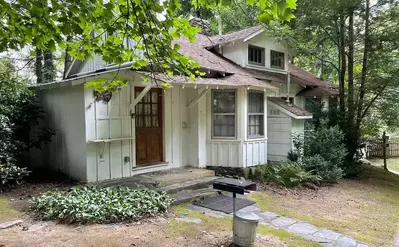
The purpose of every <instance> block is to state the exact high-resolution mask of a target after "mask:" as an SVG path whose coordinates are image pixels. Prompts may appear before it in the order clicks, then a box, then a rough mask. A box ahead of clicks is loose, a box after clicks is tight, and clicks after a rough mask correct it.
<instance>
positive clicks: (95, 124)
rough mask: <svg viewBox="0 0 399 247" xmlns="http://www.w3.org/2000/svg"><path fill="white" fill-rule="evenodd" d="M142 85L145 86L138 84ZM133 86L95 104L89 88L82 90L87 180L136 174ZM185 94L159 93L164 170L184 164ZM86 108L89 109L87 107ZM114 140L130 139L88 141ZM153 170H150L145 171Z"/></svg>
mask: <svg viewBox="0 0 399 247" xmlns="http://www.w3.org/2000/svg"><path fill="white" fill-rule="evenodd" d="M137 84H139V85H140V87H141V86H146V85H147V84H143V85H141V84H140V83H137ZM135 85H136V82H135V83H134V84H131V85H129V86H128V87H126V88H123V89H122V91H120V92H119V93H118V94H115V95H113V97H112V98H111V101H110V102H108V103H104V102H102V101H99V102H96V101H95V100H94V98H93V91H92V89H85V91H86V92H85V98H86V125H87V126H90V127H88V130H87V132H86V138H87V141H88V142H87V150H88V152H87V164H88V166H87V173H88V180H89V181H100V180H108V179H116V178H124V177H130V176H132V175H134V174H138V173H142V172H145V171H142V170H141V171H140V172H137V171H135V170H133V169H134V167H135V160H136V157H135V155H136V150H135V148H136V147H135V141H136V140H135V138H134V136H135V123H134V121H133V120H134V119H133V120H132V118H131V115H130V110H129V105H130V103H131V102H132V101H133V100H134V97H135V96H134V94H133V93H132V92H134V86H135ZM186 91H187V90H182V89H181V88H178V87H175V88H171V89H168V90H165V91H164V92H163V98H162V100H163V105H164V109H163V114H164V115H163V128H164V129H163V131H164V138H163V139H164V143H163V148H164V161H165V162H166V163H168V166H167V168H175V167H181V166H185V165H187V158H186V155H187V154H185V153H186V152H185V149H184V148H183V147H182V146H183V145H186V144H184V141H183V139H182V138H183V135H184V133H183V130H182V121H183V120H184V119H186V118H187V110H186V101H185V97H186ZM89 106H90V107H89ZM108 138H111V139H115V138H131V140H115V141H111V142H106V143H104V142H99V143H93V142H91V141H90V140H99V139H108ZM151 170H154V169H152V168H151V167H149V168H148V171H151Z"/></svg>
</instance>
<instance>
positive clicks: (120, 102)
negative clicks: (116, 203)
mask: <svg viewBox="0 0 399 247" xmlns="http://www.w3.org/2000/svg"><path fill="white" fill-rule="evenodd" d="M130 102H131V87H130V85H128V86H127V87H126V88H123V89H122V90H121V91H120V92H119V93H118V94H114V95H113V96H112V98H111V101H110V102H108V103H105V102H104V101H96V100H95V99H94V95H93V89H92V88H85V110H86V126H87V128H86V130H87V131H86V140H87V179H88V181H89V182H92V181H100V180H106V179H114V178H121V177H129V176H131V173H132V166H133V163H134V158H133V157H134V153H133V151H134V149H133V145H134V144H133V136H134V135H133V129H132V120H131V117H130V111H129V104H130ZM122 138H123V140H116V141H112V142H98V143H96V141H97V140H100V139H122ZM125 157H128V159H130V161H127V162H125Z"/></svg>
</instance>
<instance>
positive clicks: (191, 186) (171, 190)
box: [159, 176, 220, 194]
mask: <svg viewBox="0 0 399 247" xmlns="http://www.w3.org/2000/svg"><path fill="white" fill-rule="evenodd" d="M219 178H220V177H215V176H211V177H203V178H197V179H193V180H189V181H185V182H181V183H174V184H170V185H167V186H163V187H161V188H159V190H160V191H165V192H166V193H168V194H176V193H179V192H180V191H185V190H196V189H202V188H207V187H209V186H210V185H212V183H213V182H214V181H215V180H217V179H219Z"/></svg>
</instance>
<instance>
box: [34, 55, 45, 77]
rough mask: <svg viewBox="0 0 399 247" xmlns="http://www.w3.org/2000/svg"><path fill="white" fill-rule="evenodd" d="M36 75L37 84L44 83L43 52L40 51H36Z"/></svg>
mask: <svg viewBox="0 0 399 247" xmlns="http://www.w3.org/2000/svg"><path fill="white" fill-rule="evenodd" d="M35 75H36V83H43V52H42V50H40V49H36V60H35Z"/></svg>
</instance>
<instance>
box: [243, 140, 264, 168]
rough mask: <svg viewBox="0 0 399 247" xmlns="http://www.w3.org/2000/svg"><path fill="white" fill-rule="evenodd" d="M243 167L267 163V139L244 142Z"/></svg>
mask: <svg viewBox="0 0 399 247" xmlns="http://www.w3.org/2000/svg"><path fill="white" fill-rule="evenodd" d="M243 150H244V154H243V157H244V165H243V166H244V167H250V166H256V165H259V164H266V163H267V141H266V140H259V141H249V142H244V146H243Z"/></svg>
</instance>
